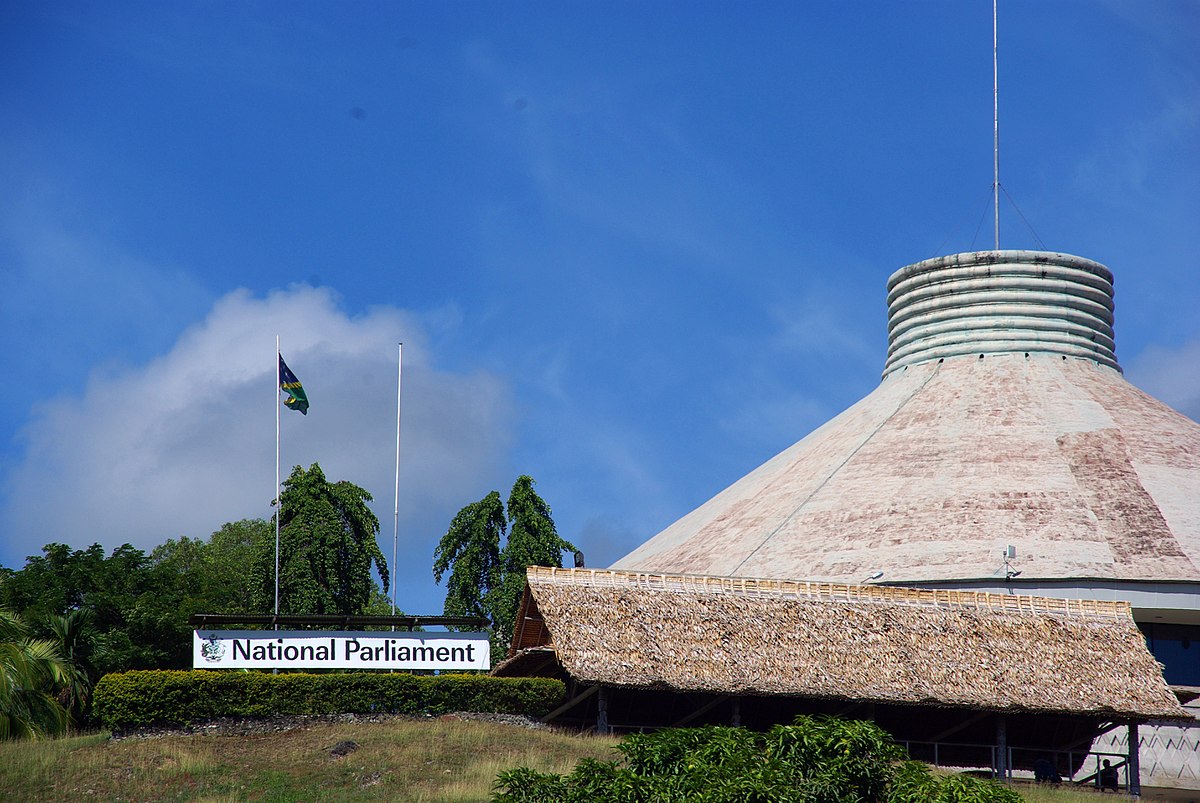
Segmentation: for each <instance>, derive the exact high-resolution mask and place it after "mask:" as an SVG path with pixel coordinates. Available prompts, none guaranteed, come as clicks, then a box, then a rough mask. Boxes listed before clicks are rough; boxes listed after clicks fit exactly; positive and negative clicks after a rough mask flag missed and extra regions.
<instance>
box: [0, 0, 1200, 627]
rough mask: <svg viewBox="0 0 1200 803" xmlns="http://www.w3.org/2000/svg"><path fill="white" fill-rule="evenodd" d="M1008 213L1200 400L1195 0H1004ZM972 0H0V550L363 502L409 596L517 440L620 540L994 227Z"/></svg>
mask: <svg viewBox="0 0 1200 803" xmlns="http://www.w3.org/2000/svg"><path fill="white" fill-rule="evenodd" d="M1000 32H1001V33H1000V116H1001V123H1000V126H1001V184H1002V186H1003V187H1004V189H1005V190H1006V192H1007V194H1008V195H1009V196H1011V198H1012V199H1013V201H1015V203H1016V205H1017V207H1019V209H1020V213H1021V215H1023V217H1024V219H1025V220H1027V221H1028V224H1029V226H1030V227H1032V231H1031V229H1030V228H1029V227H1027V226H1026V224H1025V223H1024V222H1023V221H1022V219H1021V216H1019V215H1018V214H1017V213H1016V211H1014V207H1013V206H1012V205H1011V204H1010V203H1009V202H1008V201H1007V200H1005V199H1003V198H1002V204H1001V214H1002V220H1001V245H1002V247H1006V248H1038V247H1041V246H1042V245H1044V247H1045V248H1047V249H1049V250H1056V251H1064V252H1067V253H1074V254H1079V255H1082V256H1086V257H1089V258H1092V259H1096V260H1098V261H1100V262H1103V263H1105V264H1107V265H1108V266H1109V267H1110V268H1112V270H1113V271H1114V273H1115V274H1116V279H1117V348H1118V354H1119V357H1120V359H1121V361H1122V364H1123V366H1124V368H1125V370H1126V375H1127V376H1128V377H1129V378H1130V379H1131V380H1132V381H1134V382H1135V383H1136V384H1138V385H1139V386H1141V387H1143V388H1144V389H1146V390H1148V391H1150V392H1151V393H1153V394H1155V395H1157V396H1159V397H1160V398H1162V399H1163V400H1164V401H1167V402H1168V403H1170V404H1172V405H1173V406H1175V407H1176V408H1177V409H1179V410H1181V411H1183V412H1185V413H1186V414H1188V415H1190V416H1192V417H1193V418H1197V417H1200V316H1197V310H1198V309H1200V265H1198V264H1197V258H1196V248H1197V243H1198V242H1200V145H1198V144H1197V143H1200V2H1196V0H1136V2H1135V1H1133V0H1130V1H1129V2H1122V1H1119V0H1109V1H1107V2H1105V1H1102V0H1096V1H1095V2H1083V1H1082V0H1059V1H1055V2H1044V0H1041V1H1039V2H1017V1H1016V0H1013V1H1012V2H1008V1H1006V2H1002V3H1001V8H1000ZM991 36H992V30H991V4H990V3H987V2H962V1H961V0H954V1H953V2H952V1H951V0H945V1H944V2H941V1H935V0H917V1H914V2H901V3H886V4H885V3H866V2H837V3H834V2H825V3H816V2H780V3H772V2H761V3H753V4H734V3H712V2H688V3H683V2H639V3H623V2H607V3H576V2H568V3H558V2H556V3H549V2H546V3H503V4H501V3H479V2H455V3H433V2H404V3H394V2H389V3H368V2H356V3H340V4H334V3H325V2H289V3H282V2H261V3H233V2H186V0H184V1H181V2H172V3H158V2H153V3H132V2H123V3H110V2H86V3H82V2H75V3H70V2H53V1H52V0H51V1H49V2H47V1H41V0H39V2H25V1H23V0H0V287H2V293H0V337H2V338H3V341H4V343H5V347H4V349H3V351H2V352H0V354H3V356H0V368H2V375H3V376H4V377H5V378H6V392H5V393H4V394H3V396H2V397H0V422H2V426H3V430H2V432H0V562H2V563H3V564H5V565H8V566H13V567H20V566H21V565H23V563H24V559H25V557H26V556H27V555H32V554H37V553H38V552H39V550H40V548H41V546H42V545H43V544H45V543H47V542H50V541H62V542H66V543H69V544H72V545H76V546H85V545H87V544H90V543H92V542H94V541H98V542H100V543H102V544H104V545H106V546H107V547H109V548H111V547H114V546H117V545H119V544H121V543H123V542H130V543H132V544H134V545H135V546H138V547H141V548H144V549H147V550H148V549H150V548H152V547H153V546H154V545H156V544H158V543H161V542H162V541H163V540H165V539H167V538H172V537H179V536H182V535H187V536H193V537H205V536H207V535H208V534H209V533H211V532H212V531H213V530H215V529H217V528H219V527H220V526H221V524H222V523H224V522H226V521H232V520H237V519H241V518H246V517H266V516H268V515H269V513H270V508H269V505H268V503H269V501H270V499H271V497H272V495H273V493H274V447H275V438H274V435H275V433H274V423H275V420H274V409H275V408H274V406H273V405H274V404H275V401H274V399H275V396H274V370H275V369H274V354H273V352H274V348H275V336H276V335H279V336H280V337H281V339H282V350H283V354H284V357H285V358H286V359H287V361H288V364H289V365H290V366H291V368H292V369H293V370H294V371H295V372H296V374H297V375H298V376H299V377H300V379H301V380H302V381H303V383H304V385H305V387H306V389H307V390H308V394H309V398H310V400H311V402H312V409H311V411H310V413H309V415H308V416H306V417H302V416H299V415H297V414H296V413H294V412H291V411H287V410H285V411H284V412H283V418H282V462H283V465H284V471H285V474H286V471H287V469H288V468H289V467H290V466H292V465H295V464H303V465H308V464H310V463H311V462H313V461H319V462H320V463H321V465H322V466H323V467H324V469H325V470H326V473H327V474H328V475H329V476H331V477H333V478H337V479H348V480H351V481H353V482H355V483H357V484H359V485H362V486H363V487H365V488H367V489H368V490H369V491H371V492H372V493H373V494H374V495H375V497H376V511H377V513H378V515H379V518H380V520H381V522H382V523H383V530H382V535H381V539H380V540H381V544H382V546H383V548H384V551H385V552H386V553H387V554H389V555H390V553H391V546H392V509H393V482H394V477H393V470H394V467H393V461H394V452H393V449H394V438H395V430H394V425H395V380H396V343H397V342H399V341H403V342H404V343H405V346H404V362H405V370H404V396H403V427H402V450H401V451H402V456H401V462H402V468H401V495H400V528H399V530H400V532H399V562H398V563H399V565H398V567H397V575H398V577H399V581H400V585H399V593H398V602H399V605H400V607H401V608H403V609H405V610H406V611H408V612H411V613H437V612H440V610H441V601H442V597H443V596H444V591H443V590H442V589H439V588H437V587H436V586H435V585H434V584H433V580H432V577H431V575H430V565H431V562H432V550H433V547H434V545H435V544H436V542H437V539H438V538H439V537H440V535H441V534H442V533H443V532H444V531H445V528H446V525H447V524H448V523H449V520H450V518H451V517H452V516H453V514H454V512H455V511H456V510H457V509H458V508H459V507H461V506H462V505H464V504H466V503H468V502H471V501H474V500H476V499H479V498H481V497H482V496H484V495H485V494H486V493H487V492H488V491H490V490H493V489H496V490H500V491H501V492H502V493H506V492H507V489H508V488H509V487H510V486H511V485H512V482H513V481H514V480H515V478H516V477H517V476H518V475H519V474H522V473H527V474H530V475H531V476H533V477H534V478H535V479H536V480H537V482H538V486H537V487H538V490H539V491H540V492H541V493H542V495H543V496H544V497H545V498H546V500H547V501H548V502H549V503H550V505H551V506H552V507H553V509H554V512H555V518H556V521H557V522H558V525H559V529H560V531H561V532H562V534H563V535H564V537H566V538H568V539H569V540H572V541H574V542H575V543H576V544H577V545H579V546H580V547H581V548H582V549H583V550H584V552H585V553H587V555H588V562H589V565H594V566H604V565H607V564H608V563H610V562H612V561H613V560H615V559H616V558H618V557H620V556H621V555H623V554H625V553H626V552H627V551H629V550H631V549H632V548H633V547H635V546H636V545H637V544H639V543H641V542H642V541H643V540H645V539H647V538H649V537H650V536H652V535H653V534H654V533H656V532H657V531H659V530H660V529H662V528H663V527H665V526H666V525H668V524H669V523H670V522H671V521H673V520H674V519H675V518H677V517H678V516H680V515H683V514H684V513H686V512H688V511H689V510H691V509H692V508H694V507H696V506H698V505H699V504H701V503H702V502H703V501H705V500H706V499H707V498H709V497H710V496H711V495H712V494H714V493H715V492H717V491H718V490H720V489H721V488H722V487H724V486H726V485H728V484H729V483H731V482H732V481H734V480H735V479H737V478H738V477H740V476H741V475H742V474H744V473H745V472H747V471H748V470H750V469H751V468H753V467H754V466H756V465H758V464H759V463H761V462H762V461H764V460H766V459H767V458H769V457H770V456H771V455H773V454H775V453H776V452H778V451H780V450H782V449H783V448H785V447H787V446H788V445H790V444H791V443H793V442H794V441H796V440H798V439H799V438H800V437H802V436H803V435H804V434H806V433H807V432H808V431H810V430H811V429H813V428H814V427H815V426H817V425H819V424H820V423H822V422H823V421H825V420H827V419H828V418H830V417H832V416H833V415H834V414H836V413H837V412H839V411H841V410H842V409H844V408H845V407H847V406H849V405H850V404H852V403H853V402H854V401H856V400H857V399H858V398H860V397H861V396H863V395H865V394H866V393H868V392H870V390H871V389H872V388H873V387H874V386H875V385H876V384H877V382H878V378H879V373H880V370H881V368H882V365H883V358H884V352H885V348H886V336H885V324H886V321H885V306H884V283H885V281H886V278H887V276H888V275H889V274H890V273H891V272H892V271H894V270H896V269H897V268H899V267H901V266H903V265H906V264H909V263H911V262H915V261H918V260H921V259H925V258H928V257H931V256H936V255H939V254H945V253H953V252H956V251H966V250H975V249H984V248H990V247H991V244H992V240H991V224H990V215H991V212H990V209H989V207H988V203H989V199H990V192H991V185H992V96H991V87H992V53H991Z"/></svg>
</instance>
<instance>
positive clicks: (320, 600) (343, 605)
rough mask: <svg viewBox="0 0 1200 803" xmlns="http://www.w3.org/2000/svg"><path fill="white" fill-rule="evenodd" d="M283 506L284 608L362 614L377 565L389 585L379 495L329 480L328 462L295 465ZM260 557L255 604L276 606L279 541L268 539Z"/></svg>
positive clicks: (256, 566) (292, 611)
mask: <svg viewBox="0 0 1200 803" xmlns="http://www.w3.org/2000/svg"><path fill="white" fill-rule="evenodd" d="M280 497H281V498H280V505H279V612H280V613H285V614H359V613H361V612H362V611H363V610H364V609H365V608H366V607H367V604H368V603H369V602H370V599H371V591H372V589H373V588H374V586H375V584H374V580H373V579H372V578H371V567H372V565H374V567H375V568H376V570H377V571H378V572H379V577H380V579H381V580H382V582H383V588H384V590H385V591H386V590H387V588H388V567H387V561H386V560H385V559H384V557H383V553H382V552H381V551H380V549H379V543H378V542H377V541H376V536H377V535H378V533H379V520H378V519H377V518H376V517H375V514H374V513H372V512H371V509H370V508H368V507H367V504H366V503H367V502H369V501H371V494H369V493H367V492H366V491H365V490H363V489H362V488H360V487H358V486H357V485H354V484H353V483H350V482H346V481H345V480H341V481H338V482H329V481H328V480H326V479H325V474H324V472H322V471H321V467H320V465H318V464H316V463H313V464H312V466H310V467H309V469H308V470H307V471H306V470H304V469H302V468H301V467H300V466H296V467H295V468H294V469H292V473H291V476H289V477H288V479H287V480H286V481H285V482H284V484H283V493H282V494H281V495H280ZM256 552H257V554H256V556H255V562H254V581H255V582H254V596H253V601H254V606H255V607H256V608H257V609H258V610H260V611H270V610H273V609H274V604H275V553H274V542H273V541H269V542H268V543H260V544H259V548H258V549H257V550H256Z"/></svg>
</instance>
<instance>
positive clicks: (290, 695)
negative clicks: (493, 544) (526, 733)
mask: <svg viewBox="0 0 1200 803" xmlns="http://www.w3.org/2000/svg"><path fill="white" fill-rule="evenodd" d="M564 695H565V689H564V687H563V684H562V683H561V682H559V681H557V680H549V679H546V678H493V677H489V676H487V675H407V674H400V673H395V674H381V673H367V672H357V673H347V674H324V675H310V674H303V673H288V674H281V675H271V674H266V673H263V672H220V671H212V670H192V671H135V672H122V673H119V674H112V675H105V676H104V677H103V678H101V679H100V682H99V683H98V684H96V690H95V698H94V711H95V714H96V717H97V718H98V719H99V721H100V723H101V724H102V725H103V726H104V727H105V728H108V729H110V730H114V731H122V730H128V729H132V728H141V727H148V726H152V725H191V724H194V723H197V722H203V721H206V720H211V719H215V718H218V717H268V716H283V715H305V714H346V713H350V714H370V713H389V714H414V715H421V714H427V715H434V716H436V715H439V714H445V713H449V712H451V711H480V712H490V713H501V714H523V715H526V716H534V717H536V716H541V715H543V714H545V713H547V712H548V711H550V710H552V709H553V708H554V707H555V706H556V705H558V704H559V703H560V702H561V701H562V699H563V697H564Z"/></svg>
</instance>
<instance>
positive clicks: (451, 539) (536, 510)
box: [433, 475, 575, 662]
mask: <svg viewBox="0 0 1200 803" xmlns="http://www.w3.org/2000/svg"><path fill="white" fill-rule="evenodd" d="M533 485H534V482H533V479H532V478H531V477H529V476H528V475H522V476H520V477H518V478H517V481H516V483H514V485H513V487H512V491H511V492H510V493H509V495H508V508H507V513H506V512H505V507H504V505H503V503H502V502H501V500H500V493H499V492H498V491H492V492H491V493H489V494H488V495H487V496H485V497H484V498H483V499H481V500H479V501H478V502H472V503H471V504H469V505H467V506H466V507H464V508H463V509H462V510H460V511H458V513H457V514H456V515H455V516H454V519H453V521H451V522H450V527H449V529H448V530H447V531H446V534H445V535H443V536H442V539H441V541H440V542H439V543H438V545H437V548H436V549H435V550H434V553H433V577H434V580H436V581H437V582H438V583H441V582H442V577H443V576H444V575H445V574H446V572H447V571H449V572H450V577H449V580H448V581H447V583H446V602H445V605H444V608H443V611H444V613H445V614H446V615H447V616H479V617H482V618H484V619H486V620H487V621H488V623H489V629H490V631H491V634H492V660H493V662H494V661H496V660H499V659H501V658H503V656H504V655H505V654H506V653H507V652H508V648H509V645H510V643H511V642H512V634H513V626H514V623H515V621H516V616H517V608H518V607H519V606H520V603H521V594H522V592H523V591H524V589H525V569H526V568H527V567H529V566H562V553H563V552H573V551H575V547H574V546H573V545H572V544H570V543H568V542H567V541H564V540H563V539H562V538H561V537H560V536H559V534H558V530H557V529H556V528H555V526H554V519H553V518H552V517H551V511H550V506H549V505H547V504H546V502H545V500H544V499H542V498H541V497H540V496H538V494H537V492H536V491H534V490H533ZM506 534H507V539H505V535H506ZM502 541H504V545H503V547H501V542H502Z"/></svg>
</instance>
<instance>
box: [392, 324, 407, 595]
mask: <svg viewBox="0 0 1200 803" xmlns="http://www.w3.org/2000/svg"><path fill="white" fill-rule="evenodd" d="M403 376H404V344H403V343H397V344H396V497H395V498H396V505H395V508H394V510H393V511H392V577H391V580H392V615H393V616H395V615H396V549H397V546H398V545H399V543H400V383H401V379H402V378H403Z"/></svg>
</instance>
